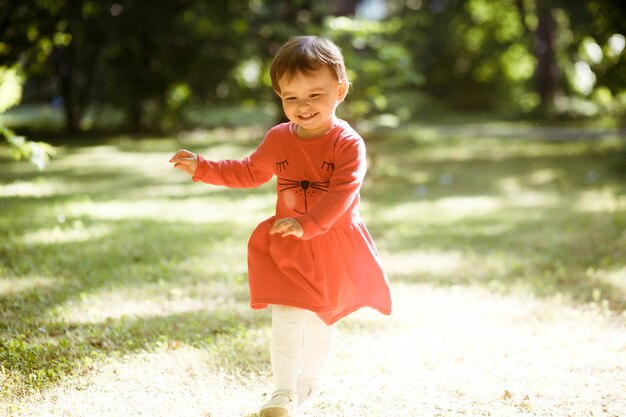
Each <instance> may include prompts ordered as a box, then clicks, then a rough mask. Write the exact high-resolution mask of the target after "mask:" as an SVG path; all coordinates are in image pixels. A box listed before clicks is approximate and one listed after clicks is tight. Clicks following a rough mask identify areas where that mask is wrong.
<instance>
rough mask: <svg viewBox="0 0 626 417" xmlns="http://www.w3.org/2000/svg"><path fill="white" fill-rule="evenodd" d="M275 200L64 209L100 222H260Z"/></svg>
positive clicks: (77, 205)
mask: <svg viewBox="0 0 626 417" xmlns="http://www.w3.org/2000/svg"><path fill="white" fill-rule="evenodd" d="M273 204H274V201H273V200H272V198H271V197H268V196H246V197H245V198H242V199H240V200H235V201H232V200H227V201H224V200H221V199H216V198H188V199H185V200H171V199H152V200H148V199H145V200H140V201H120V200H117V201H109V202H99V203H94V202H78V203H72V204H69V205H68V206H67V211H68V213H69V214H70V215H72V216H77V217H78V216H90V217H92V218H95V219H102V220H128V219H147V220H157V221H174V222H185V223H192V224H195V223H218V222H229V221H234V220H237V221H259V220H260V219H261V218H263V213H266V214H267V215H268V216H269V213H271V211H272V208H273Z"/></svg>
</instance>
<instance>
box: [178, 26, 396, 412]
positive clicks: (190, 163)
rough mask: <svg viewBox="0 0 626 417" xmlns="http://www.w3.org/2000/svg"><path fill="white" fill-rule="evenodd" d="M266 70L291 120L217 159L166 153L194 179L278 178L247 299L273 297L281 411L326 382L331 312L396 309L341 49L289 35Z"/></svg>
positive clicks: (251, 263) (244, 182) (257, 305)
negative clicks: (371, 214) (348, 116)
mask: <svg viewBox="0 0 626 417" xmlns="http://www.w3.org/2000/svg"><path fill="white" fill-rule="evenodd" d="M270 75H271V79H272V85H273V87H274V90H275V91H276V94H278V96H279V97H280V98H281V100H282V104H283V110H284V112H285V114H286V116H287V118H288V119H289V122H287V123H283V124H280V125H278V126H275V127H274V128H272V129H271V130H270V131H269V132H268V133H267V134H266V136H265V139H264V140H263V142H262V143H261V144H260V145H259V147H258V148H257V149H256V150H255V151H254V152H253V153H252V154H251V155H250V156H248V157H246V158H244V159H243V160H222V161H209V160H206V159H204V158H203V157H202V156H199V155H196V154H194V153H192V152H189V151H187V150H180V151H178V152H177V153H176V154H175V155H174V156H172V158H171V159H170V162H172V163H174V168H178V169H181V170H183V171H184V172H186V173H188V174H189V175H191V176H192V177H193V180H194V181H202V182H206V183H209V184H214V185H223V186H227V187H233V188H234V187H241V188H244V187H245V188H250V187H256V186H259V185H261V184H263V183H266V182H267V181H269V180H270V179H271V178H272V177H274V176H276V177H277V186H276V190H277V194H278V198H277V201H276V215H275V216H273V217H270V218H269V219H267V220H265V221H264V222H262V223H261V224H259V225H258V226H257V228H256V229H255V230H254V232H253V233H252V236H251V237H250V241H249V243H248V281H249V287H250V306H251V307H252V308H253V309H262V308H265V307H267V306H269V305H271V306H272V334H271V345H270V358H271V365H272V372H273V378H274V384H275V391H274V393H273V395H272V397H271V399H270V400H269V401H267V402H266V403H265V404H264V405H263V406H262V407H261V412H260V416H261V417H279V416H280V417H282V416H289V415H293V414H292V413H293V412H294V411H295V408H296V406H298V405H301V404H302V403H304V402H305V401H307V400H310V399H311V398H312V397H313V396H315V395H316V394H317V393H318V392H319V390H320V383H319V378H320V374H321V371H322V368H323V367H324V365H325V364H326V362H327V360H328V358H329V357H330V353H331V350H332V348H333V344H334V340H335V327H336V326H335V323H336V322H337V321H338V320H340V319H341V318H343V317H345V316H346V315H348V314H350V313H352V312H354V311H355V310H357V309H359V308H361V307H366V306H367V307H372V308H374V309H376V310H378V311H380V312H381V313H383V314H391V297H390V291H389V286H388V281H387V277H386V276H385V273H384V271H383V269H382V267H381V263H380V259H379V256H378V252H377V250H376V247H375V246H374V243H373V241H372V238H371V237H370V234H369V233H368V231H367V229H366V227H365V224H364V223H363V220H362V219H361V217H360V215H359V200H360V196H359V190H360V188H361V184H362V183H363V178H364V176H365V145H364V143H363V139H362V138H361V137H360V136H359V135H358V133H356V132H355V131H354V130H353V129H352V128H351V127H350V126H349V125H348V123H346V122H345V121H342V120H339V119H337V118H336V116H335V109H336V108H337V106H338V105H339V103H341V102H342V101H343V100H344V98H345V97H346V95H347V93H348V88H349V82H348V79H347V75H346V68H345V65H344V60H343V56H342V53H341V51H340V50H339V48H338V47H337V46H336V45H335V44H334V43H332V42H331V41H329V40H327V39H324V38H321V37H315V36H302V37H296V38H293V39H291V40H290V41H289V42H287V43H286V44H285V45H283V46H282V47H281V48H280V49H279V50H278V52H277V53H276V56H275V58H274V61H273V63H272V66H271V69H270Z"/></svg>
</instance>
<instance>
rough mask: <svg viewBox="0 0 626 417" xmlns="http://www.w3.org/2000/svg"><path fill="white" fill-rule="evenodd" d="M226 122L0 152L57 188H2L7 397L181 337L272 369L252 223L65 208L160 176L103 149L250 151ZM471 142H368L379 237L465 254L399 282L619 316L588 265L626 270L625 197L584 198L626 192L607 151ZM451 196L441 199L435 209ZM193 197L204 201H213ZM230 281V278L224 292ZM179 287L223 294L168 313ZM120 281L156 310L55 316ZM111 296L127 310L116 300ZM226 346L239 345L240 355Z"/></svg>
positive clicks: (32, 178)
mask: <svg viewBox="0 0 626 417" xmlns="http://www.w3.org/2000/svg"><path fill="white" fill-rule="evenodd" d="M223 133H224V135H223V136H224V137H221V138H218V137H216V136H215V135H213V136H211V135H209V136H202V135H200V136H195V137H189V138H182V139H181V140H179V141H177V140H169V141H167V140H164V141H163V142H162V143H159V144H158V145H157V144H152V143H151V142H150V141H148V140H144V141H139V142H137V143H133V142H132V141H129V140H128V139H127V138H120V139H118V140H113V141H112V142H111V141H106V142H102V143H100V144H107V145H110V144H111V143H113V145H112V146H104V147H102V148H101V149H95V148H91V149H90V148H89V147H82V146H80V147H79V146H78V145H76V144H74V145H72V146H73V147H71V148H70V151H69V152H68V153H67V154H66V156H67V155H71V154H72V153H73V152H79V153H80V152H82V151H85V152H87V153H89V152H92V153H93V154H92V157H93V158H92V161H93V163H92V164H87V165H85V164H82V165H80V164H76V163H75V162H72V161H71V160H70V161H69V162H67V161H64V160H63V157H61V159H62V160H61V162H63V163H61V164H60V165H59V166H57V167H56V168H54V169H51V170H50V171H48V172H45V173H40V172H37V171H34V170H32V169H31V170H24V169H19V170H17V169H15V167H16V165H15V164H3V163H2V162H0V164H1V165H2V166H1V168H0V182H2V183H5V184H10V183H12V182H14V181H22V182H29V183H30V185H29V186H30V187H33V188H35V189H36V188H37V187H38V186H39V183H38V182H37V180H38V178H44V179H45V180H46V181H52V182H54V184H56V185H55V187H56V188H55V187H53V188H52V189H51V190H48V191H46V192H44V193H43V195H42V196H41V197H37V196H36V195H37V193H35V194H34V195H31V194H29V193H25V194H24V195H21V196H20V195H19V194H18V195H14V196H5V197H0V210H2V217H1V218H0V280H3V281H0V282H3V286H4V287H6V290H5V289H4V288H3V291H2V298H0V319H1V321H0V344H1V345H0V348H1V350H0V355H2V357H1V359H2V365H3V366H4V367H5V369H6V370H8V371H9V372H10V373H11V374H10V375H12V378H13V379H12V381H13V383H12V384H3V390H5V392H4V393H3V396H5V397H9V396H14V395H19V394H20V393H22V392H24V391H25V390H28V389H30V388H36V389H40V388H43V387H45V386H47V385H48V384H54V383H56V382H58V381H59V380H60V378H62V377H63V376H64V375H66V374H68V375H71V374H72V373H73V372H76V371H75V369H76V368H80V366H79V365H81V364H84V363H85V362H87V361H89V360H91V359H93V358H94V357H95V358H100V357H112V356H115V355H123V354H125V353H133V352H138V351H142V350H150V349H155V348H159V347H164V346H165V347H168V346H171V347H175V346H176V343H184V344H190V345H193V346H200V347H207V348H209V347H215V346H219V344H220V343H222V342H220V340H222V341H225V342H223V343H224V344H223V346H224V352H225V354H224V357H225V358H226V359H225V360H228V361H231V362H229V363H230V364H233V363H236V362H233V361H237V360H244V361H248V362H249V363H255V361H257V362H256V363H259V362H258V361H262V362H261V365H265V362H263V361H264V360H265V359H259V358H261V357H262V358H265V355H260V354H259V353H258V351H257V349H258V344H255V343H254V342H251V341H250V340H249V339H246V337H253V335H254V332H252V333H250V332H249V330H255V329H258V328H259V327H264V326H266V325H267V324H268V317H267V315H260V316H259V317H260V318H259V319H256V317H257V316H254V317H255V320H252V316H251V315H249V314H252V313H250V312H248V310H247V304H246V301H247V300H246V299H245V298H246V297H245V296H244V294H245V295H247V291H246V289H245V265H244V264H245V255H243V256H240V255H242V254H243V253H245V241H246V240H247V237H248V234H249V232H250V231H251V229H250V230H248V229H247V228H244V227H242V226H241V222H239V221H238V220H237V219H236V215H235V214H232V220H228V221H224V222H219V223H218V222H215V223H209V222H203V221H199V222H196V223H195V224H194V223H192V222H186V221H184V220H180V221H159V220H158V216H155V215H152V217H151V218H150V219H145V218H141V216H136V215H135V213H133V212H132V211H130V210H133V209H134V208H135V206H134V205H133V204H128V205H127V209H128V210H129V212H128V215H127V216H125V215H124V214H123V213H121V214H120V215H118V217H117V218H118V219H117V220H116V219H108V218H105V219H104V220H103V219H102V217H99V216H98V215H96V213H94V212H91V211H90V208H89V207H87V208H86V209H85V210H84V211H83V214H81V215H78V216H74V217H72V216H70V215H68V216H67V218H66V217H65V216H64V215H63V213H64V208H65V207H67V206H68V205H69V204H72V203H75V202H81V201H83V200H85V199H86V200H88V201H89V202H92V203H93V206H94V207H97V206H98V204H100V203H109V202H116V201H120V200H122V201H124V202H125V201H132V202H135V201H137V200H138V198H137V197H136V196H137V195H142V194H141V192H142V191H143V190H144V189H145V188H146V187H150V186H154V184H155V182H158V177H157V178H155V175H154V174H153V173H152V172H150V167H149V166H146V167H145V169H144V170H141V169H140V170H137V169H135V168H136V166H129V167H127V166H125V165H124V164H121V165H116V166H113V165H112V163H111V162H110V159H109V158H114V157H115V156H116V155H120V154H122V155H123V154H124V153H126V152H129V153H132V154H133V155H134V154H136V153H138V152H144V153H146V154H149V152H151V149H152V151H153V152H159V153H162V152H166V151H167V150H168V148H169V147H171V148H172V149H176V148H177V147H178V146H179V145H181V144H182V145H190V146H188V147H189V148H194V149H211V148H212V147H217V146H226V145H228V146H233V147H234V148H236V150H237V151H240V152H245V151H250V150H252V149H253V147H254V146H255V144H256V143H258V140H257V139H255V140H246V139H242V138H239V139H237V138H235V139H236V140H230V139H231V138H228V137H227V133H228V131H224V132H223ZM476 140H478V139H472V141H469V142H468V141H463V140H457V139H455V140H453V141H445V140H443V141H441V142H432V143H430V144H428V146H425V147H422V146H421V145H420V144H419V143H417V142H415V141H414V140H413V139H411V138H408V139H406V140H399V141H396V142H384V141H381V140H378V141H373V142H372V144H371V147H370V150H371V152H372V154H374V155H376V158H377V160H376V161H374V163H373V164H372V166H371V168H370V174H369V176H368V179H367V182H366V185H365V187H364V190H363V198H364V201H365V202H366V204H367V207H368V210H369V211H370V214H371V216H368V227H369V228H370V230H371V231H372V234H373V236H374V239H375V241H376V243H377V245H378V247H379V248H380V249H382V251H385V252H388V253H391V254H395V255H397V256H398V257H400V258H403V260H404V261H407V260H409V261H410V258H411V257H412V256H415V254H424V253H425V254H426V256H428V253H430V252H436V253H440V254H442V258H443V259H444V261H443V262H444V264H445V263H446V262H448V263H451V262H455V260H454V259H449V260H448V259H447V258H446V256H447V254H448V253H458V254H460V255H459V259H457V261H458V263H459V265H456V266H455V265H452V267H450V266H449V265H448V266H447V267H446V268H444V269H443V270H442V271H443V272H436V271H435V272H433V271H428V269H427V268H421V267H419V265H418V268H417V269H414V270H410V269H409V271H407V272H402V271H401V270H400V269H401V268H396V269H397V272H395V273H394V274H393V275H392V280H394V281H401V282H408V283H416V282H418V283H429V284H434V285H487V286H495V287H496V288H497V289H498V290H502V291H508V290H511V289H512V288H515V287H516V286H519V285H523V286H525V287H527V288H529V289H530V290H531V291H532V292H533V293H535V294H537V295H540V296H548V297H549V296H553V295H555V294H567V295H570V296H571V297H572V299H574V300H577V301H580V302H589V301H596V302H599V301H601V300H603V299H606V300H608V302H609V306H610V308H612V309H614V310H615V311H624V309H626V301H624V300H625V297H626V294H625V290H624V288H622V287H619V286H618V285H616V284H614V283H610V282H608V281H603V280H601V279H597V278H596V277H595V275H594V271H597V270H601V269H607V268H617V269H619V268H624V267H625V265H626V244H625V242H624V236H625V230H626V214H624V207H621V208H620V207H617V208H615V209H606V208H603V209H601V210H596V211H593V210H592V211H589V210H582V209H580V207H579V206H578V204H579V201H580V199H581V197H582V196H583V195H584V193H591V194H592V196H593V195H596V194H602V193H608V194H610V195H619V194H622V195H623V194H624V193H625V188H626V187H625V185H624V183H623V182H620V180H619V179H618V178H616V177H614V176H612V175H611V173H610V170H609V169H608V168H607V165H606V156H607V152H608V151H607V150H605V149H602V148H598V149H596V148H595V147H587V146H584V144H583V145H580V144H577V145H576V146H577V147H576V148H569V145H568V144H567V143H562V144H558V145H557V144H551V145H550V146H549V147H548V148H546V147H545V146H544V145H542V146H544V147H543V148H538V149H535V148H533V146H534V145H532V144H524V145H523V146H520V144H519V143H511V142H510V139H503V140H501V141H500V142H498V143H497V145H498V146H500V147H502V149H503V152H501V153H500V154H498V155H493V156H489V155H485V154H483V153H481V152H477V151H476V150H475V149H474V147H475V146H478V147H480V146H483V147H485V145H484V144H481V143H479V142H476ZM492 143H493V140H491V141H490V142H489V145H491V144H492ZM526 145H528V149H526V148H525V146H526ZM438 147H449V148H450V149H456V151H458V154H457V155H456V157H452V156H450V157H448V156H447V155H445V154H443V156H442V154H433V153H429V152H431V151H432V150H433V149H435V150H436V149H438ZM509 147H514V149H512V148H509ZM464 148H466V149H464ZM507 149H509V150H510V149H512V150H510V151H507ZM561 151H563V152H561ZM100 153H102V155H101V154H100ZM133 155H130V156H131V157H130V158H129V161H130V162H132V160H133V158H134V156H133ZM459 155H460V156H461V157H459ZM126 156H127V157H128V155H126ZM100 157H101V158H100ZM158 158H161V155H158ZM78 160H80V158H79V159H78ZM164 163H165V161H164ZM5 168H7V169H5ZM131 168H132V169H131ZM164 181H167V182H168V185H169V186H172V187H177V186H181V187H183V186H184V187H186V186H188V185H187V183H184V182H183V181H187V182H188V179H184V180H180V182H176V183H173V182H172V180H170V179H168V180H165V179H164ZM59 184H60V185H61V186H60V187H59V186H58V185H59ZM63 185H68V186H67V187H63ZM198 186H199V187H201V185H198ZM168 193H169V194H168ZM269 193H273V191H272V190H270V189H269V188H263V189H257V190H218V189H213V188H207V191H206V192H204V191H202V194H193V195H192V196H191V197H194V198H195V197H198V196H199V195H200V196H202V198H206V199H207V207H211V206H212V205H215V207H211V208H210V209H212V210H223V211H226V212H229V210H231V209H232V206H230V205H229V204H231V203H232V202H234V201H235V200H237V199H239V198H241V197H242V196H244V195H246V196H247V195H257V196H258V195H263V196H266V195H268V194H269ZM594 193H596V194H594ZM527 195H530V197H531V200H532V198H535V200H532V201H531V203H532V204H527V202H526V203H523V204H518V203H519V201H518V196H519V199H520V201H521V199H523V198H525V196H527ZM546 196H547V197H546ZM159 197H160V198H163V199H164V200H165V201H171V202H179V201H180V202H184V200H186V199H187V198H188V197H187V195H186V194H185V193H184V192H183V193H182V194H181V193H174V192H172V191H168V189H165V190H164V191H162V192H161V194H160V195H159ZM474 198H477V199H486V200H487V202H488V203H489V204H491V203H494V205H493V206H492V207H488V209H487V210H484V211H481V209H480V207H479V208H478V209H476V210H473V209H472V208H471V207H470V208H468V207H462V205H463V201H464V199H469V200H470V201H471V200H472V199H474ZM446 201H447V205H443V206H442V205H440V203H442V202H446ZM155 204H158V202H157V203H155ZM524 204H526V205H524ZM403 206H406V207H407V208H405V209H403ZM104 207H108V206H106V204H105V205H104ZM164 207H166V206H163V207H162V208H161V209H162V210H165V209H167V208H164ZM442 207H443V208H442ZM193 208H196V209H204V205H202V207H196V206H193ZM170 209H171V207H170ZM411 210H419V212H412V211H411ZM395 211H397V212H398V214H397V217H396V218H393V216H391V217H390V215H389V214H388V213H390V212H392V213H393V212H395ZM269 214H271V213H268V215H269ZM232 247H237V248H239V249H238V250H235V252H236V253H235V254H232V253H230V252H229V251H232ZM29 281H32V282H31V285H28V282H29ZM19 282H23V283H25V286H24V288H19V285H18V283H19ZM226 286H231V289H230V290H223V288H224V287H226ZM179 288H191V291H197V293H196V294H195V295H194V294H192V295H190V296H189V298H190V299H194V300H196V301H197V300H203V299H205V298H208V297H209V296H210V295H215V294H220V291H221V295H222V301H221V304H219V303H218V304H216V305H214V304H211V303H208V304H209V305H207V306H206V307H202V308H197V306H196V307H193V308H192V307H190V309H189V310H191V311H184V310H185V308H184V307H183V308H182V310H183V311H182V312H171V311H168V310H167V308H165V307H164V303H165V302H164V301H163V300H166V301H167V297H168V294H170V292H171V291H172V290H177V289H179ZM112 292H115V293H123V294H126V296H127V297H131V296H136V297H144V298H145V299H147V300H152V301H154V303H155V304H156V305H157V306H160V308H163V310H162V311H156V312H155V313H154V314H153V315H144V316H141V317H134V316H124V315H123V314H120V315H117V316H115V315H114V316H113V317H110V318H106V319H104V320H100V321H89V320H88V319H85V320H74V321H70V320H64V319H61V318H59V317H55V314H56V312H58V311H60V310H61V311H62V310H63V308H65V307H66V306H72V305H84V304H85V303H88V302H89V301H90V300H92V299H93V297H97V296H99V295H100V296H101V295H102V294H105V295H106V294H107V293H112ZM115 302H116V301H115V300H111V303H115ZM181 302H182V301H181ZM81 303H82V304H81ZM171 303H174V304H175V303H176V300H173V301H171ZM116 307H121V306H114V305H113V306H107V308H108V309H110V310H115V308H116ZM239 307H241V309H240V308H239ZM157 308H159V307H157ZM59 309H60V310H59ZM78 311H80V309H78ZM242 311H246V313H243V312H242ZM250 335H252V336H250ZM237 340H240V341H242V342H241V343H237ZM228 352H234V353H231V354H230V355H231V356H232V357H230V356H228V355H229V354H228ZM263 352H265V350H263ZM236 357H239V358H240V359H236ZM229 358H230V359H229Z"/></svg>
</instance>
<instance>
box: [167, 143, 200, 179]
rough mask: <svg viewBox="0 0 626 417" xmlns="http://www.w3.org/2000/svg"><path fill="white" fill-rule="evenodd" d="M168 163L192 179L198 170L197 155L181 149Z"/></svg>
mask: <svg viewBox="0 0 626 417" xmlns="http://www.w3.org/2000/svg"><path fill="white" fill-rule="evenodd" d="M170 162H171V163H173V164H174V168H176V169H180V170H181V171H185V172H186V173H187V174H189V175H191V176H192V177H193V175H194V174H195V173H196V170H197V169H198V155H196V154H195V153H193V152H190V151H188V150H186V149H181V150H179V151H178V152H176V153H175V154H174V155H173V156H172V157H171V158H170Z"/></svg>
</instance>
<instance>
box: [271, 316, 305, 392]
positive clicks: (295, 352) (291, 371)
mask: <svg viewBox="0 0 626 417" xmlns="http://www.w3.org/2000/svg"><path fill="white" fill-rule="evenodd" d="M307 313H308V311H307V310H303V309H300V308H294V307H285V306H280V305H274V306H272V340H271V343H270V359H271V362H272V373H273V375H274V384H275V388H276V389H277V390H281V389H286V390H290V391H295V390H296V380H297V376H298V369H299V368H300V361H301V358H302V337H303V332H304V325H305V322H306V318H307Z"/></svg>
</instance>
